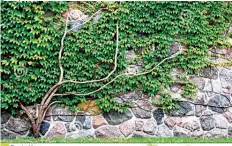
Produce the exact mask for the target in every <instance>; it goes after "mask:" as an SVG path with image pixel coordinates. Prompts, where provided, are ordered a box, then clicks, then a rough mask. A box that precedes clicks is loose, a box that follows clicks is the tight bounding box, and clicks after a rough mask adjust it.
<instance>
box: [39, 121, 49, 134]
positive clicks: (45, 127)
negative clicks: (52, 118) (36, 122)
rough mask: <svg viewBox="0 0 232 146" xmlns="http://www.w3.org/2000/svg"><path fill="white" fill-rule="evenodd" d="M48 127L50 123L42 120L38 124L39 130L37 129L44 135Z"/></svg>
mask: <svg viewBox="0 0 232 146" xmlns="http://www.w3.org/2000/svg"><path fill="white" fill-rule="evenodd" d="M49 127H50V123H48V122H45V121H43V122H42V123H41V125H40V131H39V132H40V133H41V134H42V135H45V134H46V132H47V131H48V129H49Z"/></svg>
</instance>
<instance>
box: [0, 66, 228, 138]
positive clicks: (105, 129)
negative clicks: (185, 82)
mask: <svg viewBox="0 0 232 146" xmlns="http://www.w3.org/2000/svg"><path fill="white" fill-rule="evenodd" d="M175 71H176V70H175ZM192 80H193V81H194V82H195V83H196V84H197V85H198V86H199V88H200V91H199V92H198V94H197V96H196V98H195V100H193V101H180V102H178V104H179V108H178V109H175V110H171V111H169V112H164V111H163V110H162V109H160V108H158V107H155V106H153V105H152V104H151V100H152V98H151V97H149V96H147V95H145V94H143V93H142V92H140V91H134V92H129V93H125V94H123V95H122V96H121V97H120V98H119V99H118V100H127V101H131V102H134V103H135V105H136V106H135V107H133V108H131V109H129V110H128V111H127V112H124V113H117V112H114V111H111V112H108V113H101V114H99V115H95V116H91V115H86V114H85V115H77V116H75V114H78V113H72V112H71V111H70V110H69V108H68V107H64V108H63V107H58V106H53V107H52V108H51V109H50V110H49V111H48V113H47V116H46V118H45V120H44V121H43V123H42V125H41V130H40V135H41V137H45V138H54V137H65V138H79V137H97V138H113V137H122V138H130V137H204V138H210V137H214V138H221V137H232V107H230V106H232V96H231V95H232V88H231V87H232V69H231V67H228V68H211V69H210V68H206V69H204V70H202V71H201V73H200V74H199V76H196V77H192ZM170 90H171V91H172V93H173V97H179V96H180V93H181V90H182V87H181V85H173V86H172V87H170ZM155 98H156V97H155ZM29 108H31V111H32V112H33V111H34V114H35V115H34V116H36V108H35V107H34V108H33V107H29ZM92 109H94V108H92ZM79 114H80V113H79ZM1 117H2V118H1V135H2V136H1V138H2V139H5V138H18V137H25V136H31V131H30V128H31V125H30V123H29V122H28V120H27V119H26V118H25V117H17V116H16V117H15V116H12V115H10V114H9V113H7V112H4V111H3V112H2V116H1Z"/></svg>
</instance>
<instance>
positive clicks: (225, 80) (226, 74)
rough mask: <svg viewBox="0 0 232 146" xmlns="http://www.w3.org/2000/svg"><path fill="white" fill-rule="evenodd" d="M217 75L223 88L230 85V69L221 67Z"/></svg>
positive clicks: (231, 72) (231, 77)
mask: <svg viewBox="0 0 232 146" xmlns="http://www.w3.org/2000/svg"><path fill="white" fill-rule="evenodd" d="M219 75H220V79H221V83H222V87H223V88H227V87H232V70H228V69H224V68H223V69H221V71H220V73H219Z"/></svg>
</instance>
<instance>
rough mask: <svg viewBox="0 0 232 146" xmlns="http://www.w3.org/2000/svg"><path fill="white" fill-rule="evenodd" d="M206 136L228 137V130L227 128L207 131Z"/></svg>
mask: <svg viewBox="0 0 232 146" xmlns="http://www.w3.org/2000/svg"><path fill="white" fill-rule="evenodd" d="M204 137H205V138H223V137H227V130H226V129H217V128H216V129H213V130H210V131H208V132H207V133H205V135H204Z"/></svg>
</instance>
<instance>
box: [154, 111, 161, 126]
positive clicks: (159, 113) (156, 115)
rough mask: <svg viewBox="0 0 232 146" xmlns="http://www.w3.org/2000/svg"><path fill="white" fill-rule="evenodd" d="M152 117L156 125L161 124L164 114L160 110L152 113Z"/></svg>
mask: <svg viewBox="0 0 232 146" xmlns="http://www.w3.org/2000/svg"><path fill="white" fill-rule="evenodd" d="M153 117H154V118H155V120H156V122H157V124H158V125H160V124H162V123H163V118H164V112H163V110H162V109H156V110H155V111H154V112H153Z"/></svg>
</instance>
